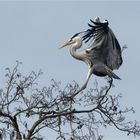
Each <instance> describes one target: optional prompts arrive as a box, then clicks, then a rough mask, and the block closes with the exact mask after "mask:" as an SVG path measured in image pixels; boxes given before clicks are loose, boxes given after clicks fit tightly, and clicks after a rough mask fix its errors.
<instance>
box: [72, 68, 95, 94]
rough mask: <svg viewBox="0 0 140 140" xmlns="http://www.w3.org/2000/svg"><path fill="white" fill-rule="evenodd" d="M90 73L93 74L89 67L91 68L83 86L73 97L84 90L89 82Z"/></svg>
mask: <svg viewBox="0 0 140 140" xmlns="http://www.w3.org/2000/svg"><path fill="white" fill-rule="evenodd" d="M92 73H93V67H91V68H90V69H89V71H88V74H87V78H86V81H85V83H84V84H83V86H82V87H81V88H80V89H79V90H78V91H77V92H76V93H75V94H74V96H75V95H77V94H78V93H79V92H81V91H82V90H84V89H85V88H86V87H87V84H88V81H89V79H90V77H91V75H92Z"/></svg>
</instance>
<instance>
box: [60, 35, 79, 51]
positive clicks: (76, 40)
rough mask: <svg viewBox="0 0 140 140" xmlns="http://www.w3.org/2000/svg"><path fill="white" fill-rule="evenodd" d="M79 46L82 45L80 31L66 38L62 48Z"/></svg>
mask: <svg viewBox="0 0 140 140" xmlns="http://www.w3.org/2000/svg"><path fill="white" fill-rule="evenodd" d="M69 45H72V46H77V47H80V46H81V45H82V38H81V37H80V36H79V33H77V34H75V35H73V36H72V37H71V38H70V39H68V40H66V41H65V42H64V43H63V44H62V45H61V46H60V48H64V47H66V46H69Z"/></svg>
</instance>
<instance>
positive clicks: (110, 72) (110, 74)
mask: <svg viewBox="0 0 140 140" xmlns="http://www.w3.org/2000/svg"><path fill="white" fill-rule="evenodd" d="M106 70H107V74H108V76H109V77H111V78H114V79H118V80H121V78H120V77H119V76H117V75H116V74H115V73H114V72H113V71H112V70H111V69H110V68H108V67H106Z"/></svg>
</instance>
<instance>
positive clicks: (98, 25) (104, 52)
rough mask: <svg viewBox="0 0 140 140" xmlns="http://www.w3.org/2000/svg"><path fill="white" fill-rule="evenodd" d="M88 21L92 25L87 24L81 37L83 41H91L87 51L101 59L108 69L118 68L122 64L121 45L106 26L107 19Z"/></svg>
mask: <svg viewBox="0 0 140 140" xmlns="http://www.w3.org/2000/svg"><path fill="white" fill-rule="evenodd" d="M90 21H91V23H92V24H93V25H91V24H88V26H89V27H90V29H88V30H87V31H85V33H84V35H83V37H82V39H83V41H84V42H85V43H87V42H89V41H92V45H91V47H90V48H89V49H87V51H88V53H90V54H92V55H95V56H96V57H94V58H95V59H97V60H99V61H102V62H103V63H104V64H106V65H107V66H108V67H109V68H110V69H112V70H113V69H118V68H119V67H120V65H121V64H122V56H121V47H120V44H119V42H118V40H117V38H116V37H115V35H114V33H113V32H112V30H111V29H110V28H109V27H108V21H105V22H95V21H92V20H90Z"/></svg>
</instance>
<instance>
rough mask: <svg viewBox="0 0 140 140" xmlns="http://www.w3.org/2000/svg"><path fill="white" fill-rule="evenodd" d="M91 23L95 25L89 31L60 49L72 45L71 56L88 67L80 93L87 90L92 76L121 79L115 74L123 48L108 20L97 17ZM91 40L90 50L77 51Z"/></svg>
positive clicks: (75, 37) (72, 39) (71, 39)
mask: <svg viewBox="0 0 140 140" xmlns="http://www.w3.org/2000/svg"><path fill="white" fill-rule="evenodd" d="M90 21H91V23H92V24H93V25H91V24H88V26H89V27H90V28H89V29H88V30H86V31H83V32H80V33H76V34H75V35H74V36H72V37H71V38H70V39H69V40H67V41H65V42H64V43H63V45H62V46H61V47H60V48H63V47H65V46H68V45H71V47H70V54H71V55H72V56H73V57H74V58H76V59H78V60H81V61H84V62H85V63H86V64H87V65H88V68H89V70H88V74H87V78H86V81H85V83H84V84H83V86H82V87H81V88H80V90H79V91H78V92H80V91H82V90H83V89H85V88H86V86H87V83H88V81H89V79H90V77H91V75H92V74H95V75H97V76H106V75H108V76H109V77H110V78H111V80H112V78H115V79H120V78H119V77H118V76H117V75H116V74H115V73H114V72H113V70H114V69H118V68H119V67H120V65H121V64H122V56H121V47H120V45H119V42H118V40H117V39H116V37H115V35H114V33H113V32H112V30H111V29H110V27H109V26H108V25H109V23H108V21H107V20H105V21H103V22H101V21H100V19H99V18H98V17H97V18H95V20H94V21H93V20H90ZM81 35H82V37H81ZM90 40H91V41H92V42H91V46H90V47H89V48H88V49H85V50H83V51H77V49H79V48H81V46H82V43H83V42H85V44H86V43H87V42H89V41H90Z"/></svg>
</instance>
